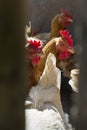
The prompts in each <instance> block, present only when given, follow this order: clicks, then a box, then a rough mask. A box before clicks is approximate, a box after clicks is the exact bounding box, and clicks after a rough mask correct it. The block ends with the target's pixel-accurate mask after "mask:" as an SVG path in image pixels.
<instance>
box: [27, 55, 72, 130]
mask: <svg viewBox="0 0 87 130" xmlns="http://www.w3.org/2000/svg"><path fill="white" fill-rule="evenodd" d="M60 84H61V71H60V69H58V68H57V67H56V58H55V56H54V55H53V54H52V53H49V55H48V57H47V60H46V64H45V68H44V71H43V73H42V76H41V77H40V80H39V83H38V85H37V86H34V87H33V88H32V89H31V90H30V92H29V98H30V99H31V102H30V101H29V103H30V104H29V103H28V102H26V104H29V108H28V109H26V110H25V119H26V123H25V125H26V130H71V126H70V125H69V124H68V121H67V119H66V118H65V114H64V112H63V109H62V105H61V99H60Z"/></svg>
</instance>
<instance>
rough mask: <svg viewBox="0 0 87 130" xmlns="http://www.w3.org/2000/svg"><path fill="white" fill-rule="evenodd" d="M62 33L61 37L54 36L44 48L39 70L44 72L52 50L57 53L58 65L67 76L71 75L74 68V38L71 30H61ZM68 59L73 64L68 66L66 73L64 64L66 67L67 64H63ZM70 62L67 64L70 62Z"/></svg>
mask: <svg viewBox="0 0 87 130" xmlns="http://www.w3.org/2000/svg"><path fill="white" fill-rule="evenodd" d="M60 35H61V37H59V38H53V39H52V40H51V41H49V42H48V43H47V44H46V45H45V46H44V47H43V48H42V52H43V54H44V56H43V58H42V59H41V60H40V62H39V64H38V70H39V71H40V72H43V69H44V66H45V62H46V58H47V56H48V54H49V53H50V52H51V53H53V54H54V55H55V57H56V59H57V67H60V68H61V69H62V71H63V73H64V74H65V75H66V76H69V74H70V71H71V69H73V66H74V55H75V50H74V47H73V39H72V38H71V35H70V33H69V31H67V30H60ZM70 58H71V60H70ZM66 61H69V62H70V63H71V65H72V66H70V68H67V73H65V71H66V70H64V65H65V68H66V64H63V63H66ZM61 62H62V65H61ZM69 62H68V63H67V64H69Z"/></svg>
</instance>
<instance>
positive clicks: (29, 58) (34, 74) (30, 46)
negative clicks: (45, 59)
mask: <svg viewBox="0 0 87 130" xmlns="http://www.w3.org/2000/svg"><path fill="white" fill-rule="evenodd" d="M42 44H43V43H42V41H40V40H38V39H35V38H32V37H28V39H27V43H26V45H25V49H26V63H27V70H26V74H27V88H26V92H27V93H28V92H29V90H30V88H31V87H32V86H33V85H36V84H37V82H38V80H39V78H40V75H39V71H38V69H37V64H38V63H39V62H40V59H41V56H42V55H43V53H42ZM38 76H39V77H38Z"/></svg>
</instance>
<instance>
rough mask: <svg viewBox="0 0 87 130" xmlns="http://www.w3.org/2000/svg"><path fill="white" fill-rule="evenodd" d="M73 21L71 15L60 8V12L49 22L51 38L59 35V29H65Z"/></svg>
mask: <svg viewBox="0 0 87 130" xmlns="http://www.w3.org/2000/svg"><path fill="white" fill-rule="evenodd" d="M71 22H73V20H72V15H71V14H70V13H69V12H68V11H67V10H64V9H61V13H60V14H58V15H56V16H55V17H54V18H53V20H52V23H51V38H53V37H59V36H60V33H59V31H60V30H65V29H66V27H67V26H68V25H69V24H70V23H71Z"/></svg>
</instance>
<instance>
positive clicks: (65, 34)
mask: <svg viewBox="0 0 87 130" xmlns="http://www.w3.org/2000/svg"><path fill="white" fill-rule="evenodd" d="M59 33H60V34H61V36H62V37H63V38H65V39H66V40H67V41H68V44H69V45H70V46H71V47H72V46H73V39H72V37H71V35H70V32H69V31H67V30H60V31H59Z"/></svg>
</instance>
